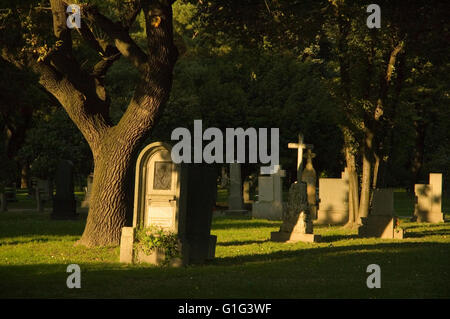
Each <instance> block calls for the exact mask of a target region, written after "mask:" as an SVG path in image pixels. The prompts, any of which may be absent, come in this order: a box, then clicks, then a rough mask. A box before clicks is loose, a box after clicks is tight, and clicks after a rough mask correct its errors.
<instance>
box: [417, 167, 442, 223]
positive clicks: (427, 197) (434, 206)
mask: <svg viewBox="0 0 450 319" xmlns="http://www.w3.org/2000/svg"><path fill="white" fill-rule="evenodd" d="M429 178H430V182H429V184H416V185H415V186H414V192H415V195H416V203H415V206H414V218H415V219H416V220H417V221H418V222H427V223H441V222H443V221H444V214H443V212H442V174H437V173H432V174H430V177H429Z"/></svg>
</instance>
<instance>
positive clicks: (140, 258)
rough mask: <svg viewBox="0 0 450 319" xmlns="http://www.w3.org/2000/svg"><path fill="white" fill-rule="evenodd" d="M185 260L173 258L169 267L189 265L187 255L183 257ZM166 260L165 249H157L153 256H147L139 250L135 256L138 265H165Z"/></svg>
mask: <svg viewBox="0 0 450 319" xmlns="http://www.w3.org/2000/svg"><path fill="white" fill-rule="evenodd" d="M183 257H184V258H178V257H177V258H172V259H171V260H170V261H169V263H168V266H170V267H181V266H184V265H186V264H187V262H186V260H185V259H186V254H184V255H183ZM165 259H166V255H165V251H164V249H159V248H156V249H155V250H154V251H153V252H152V253H151V254H149V255H147V254H146V253H144V252H143V251H142V250H139V251H137V252H136V254H135V260H134V261H135V262H136V263H148V264H152V265H163V264H164V262H165Z"/></svg>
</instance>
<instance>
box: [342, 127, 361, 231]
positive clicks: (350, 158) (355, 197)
mask: <svg viewBox="0 0 450 319" xmlns="http://www.w3.org/2000/svg"><path fill="white" fill-rule="evenodd" d="M343 134H344V152H345V160H346V163H347V172H348V183H349V185H348V186H349V192H348V221H347V224H346V225H345V227H349V228H353V227H354V226H355V225H357V224H358V222H359V218H358V209H359V186H358V174H357V172H356V159H355V154H354V152H353V147H354V140H353V138H352V136H351V132H350V130H349V128H348V127H345V128H343Z"/></svg>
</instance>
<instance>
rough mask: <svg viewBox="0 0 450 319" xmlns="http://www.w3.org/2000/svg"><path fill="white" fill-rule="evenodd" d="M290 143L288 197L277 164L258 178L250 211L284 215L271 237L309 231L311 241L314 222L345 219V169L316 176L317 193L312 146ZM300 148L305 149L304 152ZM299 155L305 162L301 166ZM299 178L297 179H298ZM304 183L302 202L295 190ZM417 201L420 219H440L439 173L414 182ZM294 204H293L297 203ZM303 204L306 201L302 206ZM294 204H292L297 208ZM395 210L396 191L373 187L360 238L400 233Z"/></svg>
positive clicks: (399, 235)
mask: <svg viewBox="0 0 450 319" xmlns="http://www.w3.org/2000/svg"><path fill="white" fill-rule="evenodd" d="M288 147H289V148H292V149H297V153H298V154H297V180H298V182H296V183H295V186H294V184H293V185H291V188H290V189H289V199H288V202H287V203H284V202H283V197H282V194H283V191H282V177H284V176H285V172H284V171H283V170H281V168H280V169H279V170H278V171H276V173H274V174H272V175H262V176H259V177H258V200H257V201H256V202H254V203H253V207H252V216H253V217H254V218H264V219H272V220H280V219H281V220H283V226H282V227H281V229H280V231H279V232H275V233H272V240H275V241H292V240H294V238H302V240H304V241H309V240H308V239H306V238H307V237H308V236H304V235H302V236H299V235H298V234H309V235H311V236H309V237H308V238H310V241H316V240H317V239H319V237H316V236H313V235H312V225H313V223H314V224H319V225H320V224H322V225H343V224H345V223H347V222H348V219H349V174H348V172H347V169H346V170H344V172H342V174H341V177H340V178H319V182H318V185H319V191H318V195H319V196H318V198H317V192H316V181H317V176H316V172H315V170H314V167H313V162H312V160H313V158H314V157H315V154H314V153H312V149H313V145H312V144H305V143H304V141H303V136H302V135H301V134H300V135H299V141H298V143H289V145H288ZM303 149H306V154H304V152H303ZM303 157H305V158H306V166H305V168H304V169H303V170H302V167H303V161H302V159H303ZM300 181H301V182H300ZM303 184H304V185H305V187H306V204H305V203H302V204H300V203H299V202H300V201H301V200H302V199H303V197H302V195H299V193H302V192H303V186H302V185H303ZM415 195H416V204H415V211H414V216H415V219H416V220H417V221H418V222H431V223H438V222H442V221H444V216H443V213H442V174H430V182H429V184H417V185H415ZM295 203H296V204H295ZM303 204H305V205H306V206H304V205H303ZM293 207H296V208H295V209H294V208H293ZM398 221H399V220H398V218H397V217H396V216H395V212H394V191H393V190H392V189H375V190H373V197H372V205H371V210H370V213H369V216H368V217H367V218H362V220H361V222H362V225H361V226H360V227H359V230H358V233H359V235H360V236H361V237H379V238H396V239H401V238H403V237H404V231H403V230H402V229H401V228H400V227H399V226H398V224H399V222H398Z"/></svg>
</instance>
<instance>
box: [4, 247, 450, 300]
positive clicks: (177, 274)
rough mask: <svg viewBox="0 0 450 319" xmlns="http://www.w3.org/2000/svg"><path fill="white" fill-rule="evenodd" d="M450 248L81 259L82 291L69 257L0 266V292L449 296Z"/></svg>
mask: <svg viewBox="0 0 450 319" xmlns="http://www.w3.org/2000/svg"><path fill="white" fill-rule="evenodd" d="M449 251H450V243H420V244H418V243H404V242H403V243H377V244H373V245H367V244H363V245H354V246H344V247H333V248H331V247H318V248H315V249H298V250H294V251H278V252H271V253H268V254H260V255H242V256H236V257H226V258H220V259H216V260H215V261H214V262H213V263H212V264H209V265H207V266H189V267H183V268H161V267H143V266H124V265H120V264H118V263H98V264H80V267H81V271H82V277H81V278H82V279H81V282H82V284H81V285H82V289H68V288H67V287H66V279H67V276H68V275H69V274H67V273H66V268H67V265H68V264H69V263H71V262H69V261H68V262H67V265H66V264H38V265H17V266H11V265H2V266H0V277H1V278H4V279H3V280H2V287H3V288H4V289H1V290H0V297H3V298H5V297H6V298H11V297H31V298H36V297H37V298H93V297H97V298H98V297H101V298H369V297H370V298H373V297H376V298H421V297H422V298H423V297H431V298H432V297H441V298H442V297H444V298H448V297H449V295H450V289H449V287H448V285H447V282H448V280H449V272H448V271H447V270H446V269H447V265H448V261H449V258H450V256H449V254H448V252H449ZM256 262H259V263H256ZM374 262H375V263H377V264H379V265H380V266H381V268H382V272H383V277H382V278H383V286H384V289H373V290H371V289H367V287H366V278H367V276H368V274H367V273H366V267H367V265H369V264H371V263H374ZM244 263H247V264H244Z"/></svg>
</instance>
